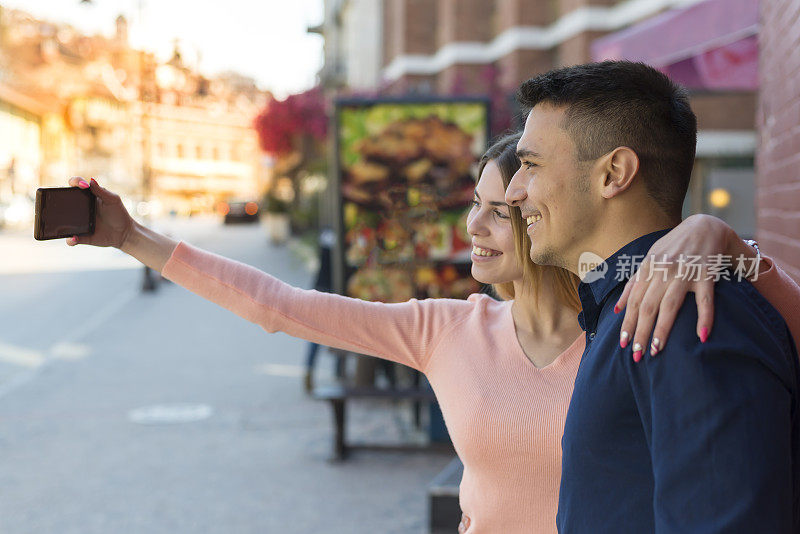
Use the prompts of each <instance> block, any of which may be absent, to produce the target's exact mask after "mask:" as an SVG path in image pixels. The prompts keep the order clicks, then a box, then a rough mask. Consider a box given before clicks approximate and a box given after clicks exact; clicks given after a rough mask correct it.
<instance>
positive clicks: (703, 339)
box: [700, 326, 708, 343]
mask: <svg viewBox="0 0 800 534" xmlns="http://www.w3.org/2000/svg"><path fill="white" fill-rule="evenodd" d="M707 339H708V327H707V326H704V327H703V328H701V329H700V342H701V343H705V342H706V340H707Z"/></svg>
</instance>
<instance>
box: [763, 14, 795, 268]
mask: <svg viewBox="0 0 800 534" xmlns="http://www.w3.org/2000/svg"><path fill="white" fill-rule="evenodd" d="M760 6H761V30H760V33H759V47H760V57H759V62H760V64H759V72H760V91H759V98H758V112H757V124H758V127H759V134H760V135H759V147H758V152H757V155H756V166H757V174H758V178H757V183H756V187H757V195H756V212H757V227H758V231H757V236H758V237H757V238H758V241H759V243H760V244H761V247H762V248H763V250H764V251H765V252H766V253H768V254H770V255H772V256H774V257H775V258H776V259H777V261H778V262H779V263H780V264H781V266H782V267H783V269H784V270H785V271H786V272H787V273H789V274H790V275H791V276H792V277H793V278H794V279H795V280H796V281H797V282H800V46H798V41H800V0H770V1H762V2H761V3H760Z"/></svg>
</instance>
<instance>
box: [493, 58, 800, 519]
mask: <svg viewBox="0 0 800 534" xmlns="http://www.w3.org/2000/svg"><path fill="white" fill-rule="evenodd" d="M519 98H520V101H521V103H522V104H523V105H524V106H526V107H527V108H528V109H529V110H530V112H529V114H528V116H527V120H526V123H525V131H524V133H523V136H522V138H521V139H520V141H519V144H518V155H519V158H520V160H521V161H522V167H521V169H520V170H519V171H518V172H517V174H516V175H515V176H514V178H513V180H512V182H511V184H510V185H509V187H508V190H507V194H506V201H507V202H508V203H509V204H510V205H513V206H519V207H520V208H521V209H522V213H523V215H524V216H525V217H527V218H528V234H529V235H530V237H531V242H532V246H531V258H532V259H533V260H534V261H535V262H538V263H542V264H549V265H558V266H561V267H564V268H566V269H569V270H571V271H573V272H575V273H578V274H580V275H582V280H583V282H582V283H581V285H580V287H579V293H580V297H581V302H582V304H583V311H582V312H581V314H580V315H579V317H578V320H579V322H580V324H581V326H582V327H583V329H584V330H585V331H586V337H587V346H586V350H585V352H584V354H583V357H582V358H583V359H582V361H581V366H580V370H579V372H578V377H577V379H576V381H575V390H574V393H573V397H572V402H571V404H570V408H569V412H568V415H567V421H566V427H565V429H564V438H563V441H562V449H563V470H562V478H561V491H560V497H559V510H558V519H557V523H558V527H559V530H560V532H562V533H572V532H591V533H600V532H614V533H618V532H637V533H638V532H675V533H681V534H685V533H690V532H770V533H782V532H792V531H797V529H800V519H798V518H799V517H800V516H799V511H800V506H799V504H798V496H799V495H800V486H799V484H800V464H799V463H798V462H800V453H799V452H798V451H799V448H798V444H800V425H799V424H798V414H799V413H800V403H799V401H798V381H800V375H799V374H798V363H797V353H796V349H795V347H794V343H793V341H792V340H791V338H790V335H789V333H788V330H787V327H786V324H785V322H784V321H783V319H782V317H781V316H780V314H778V312H777V311H776V310H775V309H774V308H773V307H772V306H771V305H770V304H768V303H767V302H766V300H764V299H763V298H762V297H761V296H760V295H759V294H758V293H757V292H756V291H755V290H754V289H753V286H752V285H751V284H750V283H749V282H747V281H741V282H739V281H737V280H736V277H735V276H731V279H730V280H725V279H724V278H723V279H722V280H721V281H720V283H718V284H717V285H716V290H715V291H716V292H715V310H716V311H715V318H714V332H713V335H711V337H709V338H708V339H699V337H698V333H696V332H695V327H694V325H695V324H696V322H697V311H696V310H697V306H696V303H695V302H694V298H693V296H692V295H691V294H690V295H688V296H687V298H686V300H685V302H684V303H683V305H682V307H681V308H680V310H679V312H678V315H677V317H676V320H675V326H674V330H673V333H672V334H670V338H669V343H666V344H662V343H660V341H659V340H657V339H653V340H652V344H651V345H650V347H649V350H647V349H646V348H644V347H639V346H635V347H627V348H625V340H624V339H623V340H620V337H619V332H620V327H621V323H622V319H623V314H615V313H614V305H615V303H616V301H617V299H618V298H619V296H620V294H621V293H622V289H623V287H624V284H625V281H626V280H627V278H628V277H629V276H630V275H631V274H632V273H633V272H634V270H635V265H636V261H637V260H640V259H641V256H642V255H644V254H645V252H646V251H647V250H648V248H649V247H650V246H651V245H652V244H653V243H654V242H655V241H656V240H658V238H660V237H661V236H662V235H664V234H665V233H666V232H667V231H668V230H669V229H670V228H672V227H673V226H675V225H677V224H678V223H679V222H680V220H681V207H682V204H683V199H684V196H685V194H686V190H687V187H688V184H689V177H690V175H691V170H692V165H693V161H694V155H695V144H696V137H697V122H696V118H695V116H694V113H693V112H692V110H691V108H690V106H689V101H688V97H687V95H686V93H685V91H684V90H683V89H681V88H679V87H677V86H675V85H674V84H673V83H672V82H670V80H669V79H668V78H667V77H666V76H664V75H663V74H661V73H660V72H658V71H656V70H654V69H652V68H651V67H648V66H646V65H643V64H638V63H630V62H604V63H597V64H590V65H579V66H575V67H568V68H563V69H559V70H555V71H551V72H549V73H546V74H543V75H541V76H538V77H536V78H533V79H531V80H528V81H527V82H525V83H524V84H523V85H522V87H521V88H520V91H519ZM587 254H588V256H587ZM595 255H596V256H595ZM598 256H599V258H598V259H599V260H603V259H605V262H604V263H600V264H599V265H597V266H596V267H595V268H594V269H593V270H590V271H589V272H588V273H587V272H586V269H582V268H581V263H584V264H585V263H587V257H588V258H589V260H591V258H595V257H598ZM637 256H638V258H637ZM590 265H593V264H590ZM656 275H658V274H657V273H656ZM700 335H701V336H703V337H705V336H704V333H700ZM637 345H638V344H637ZM661 345H663V346H661ZM655 354H657V355H655Z"/></svg>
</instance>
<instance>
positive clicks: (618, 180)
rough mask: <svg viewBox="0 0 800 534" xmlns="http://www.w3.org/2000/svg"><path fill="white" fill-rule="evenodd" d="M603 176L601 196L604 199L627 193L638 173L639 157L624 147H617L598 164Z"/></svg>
mask: <svg viewBox="0 0 800 534" xmlns="http://www.w3.org/2000/svg"><path fill="white" fill-rule="evenodd" d="M598 163H599V164H600V165H601V169H600V170H601V172H602V173H603V175H604V181H603V188H602V194H603V197H604V198H613V197H615V196H617V195H619V194H620V193H622V192H624V191H627V190H628V189H629V188H630V187H631V186H632V185H633V179H634V177H635V176H636V175H637V173H638V171H639V156H637V155H636V152H634V151H633V149H631V148H628V147H626V146H621V147H617V148H615V149H614V150H612V151H611V152H609V153H608V154H606V155H605V156H602V157H601V158H600V160H599V162H598Z"/></svg>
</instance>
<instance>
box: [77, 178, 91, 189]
mask: <svg viewBox="0 0 800 534" xmlns="http://www.w3.org/2000/svg"><path fill="white" fill-rule="evenodd" d="M78 187H80V188H81V189H86V188H87V187H89V182H87V181H86V180H79V181H78Z"/></svg>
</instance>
